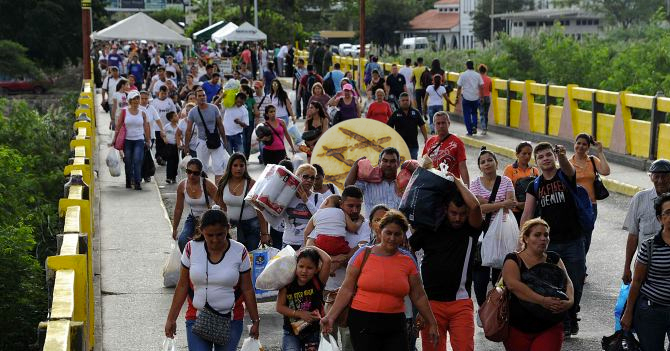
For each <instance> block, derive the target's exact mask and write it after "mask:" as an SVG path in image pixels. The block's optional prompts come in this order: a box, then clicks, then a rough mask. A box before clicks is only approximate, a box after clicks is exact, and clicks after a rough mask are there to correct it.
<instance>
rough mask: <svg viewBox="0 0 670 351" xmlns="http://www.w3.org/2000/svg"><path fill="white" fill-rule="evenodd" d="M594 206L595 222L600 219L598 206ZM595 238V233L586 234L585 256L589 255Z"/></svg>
mask: <svg viewBox="0 0 670 351" xmlns="http://www.w3.org/2000/svg"><path fill="white" fill-rule="evenodd" d="M592 206H593V218H594V220H595V219H597V218H598V205H597V204H592ZM592 237H593V231H590V232H588V233H587V232H585V233H584V252H585V254H584V255H588V254H589V249H590V248H591V238H592Z"/></svg>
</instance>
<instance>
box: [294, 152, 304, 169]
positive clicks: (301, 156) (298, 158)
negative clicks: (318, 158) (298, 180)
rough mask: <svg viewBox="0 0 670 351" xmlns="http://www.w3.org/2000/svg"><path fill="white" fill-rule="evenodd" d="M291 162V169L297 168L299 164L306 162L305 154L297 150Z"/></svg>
mask: <svg viewBox="0 0 670 351" xmlns="http://www.w3.org/2000/svg"><path fill="white" fill-rule="evenodd" d="M291 163H292V164H293V169H298V167H300V165H302V164H305V163H307V154H306V153H304V152H297V153H296V154H295V155H293V158H291Z"/></svg>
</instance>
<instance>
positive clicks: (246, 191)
mask: <svg viewBox="0 0 670 351" xmlns="http://www.w3.org/2000/svg"><path fill="white" fill-rule="evenodd" d="M244 181H245V182H246V183H247V185H246V186H245V187H244V195H243V196H242V208H240V218H238V219H237V225H238V226H239V225H240V223H241V222H242V212H243V211H244V203H245V202H246V201H244V198H245V197H247V194H248V193H249V183H251V182H250V181H248V180H246V179H245V180H244Z"/></svg>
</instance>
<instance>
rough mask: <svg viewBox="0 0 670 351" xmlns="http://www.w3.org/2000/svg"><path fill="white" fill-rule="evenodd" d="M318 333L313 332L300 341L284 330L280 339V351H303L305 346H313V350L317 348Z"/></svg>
mask: <svg viewBox="0 0 670 351" xmlns="http://www.w3.org/2000/svg"><path fill="white" fill-rule="evenodd" d="M319 337H320V335H319V331H315V332H314V333H311V334H309V335H307V336H305V337H304V338H303V340H300V339H299V338H298V337H297V336H295V335H294V334H293V332H290V331H288V330H284V337H283V338H282V348H281V349H282V351H304V350H305V346H306V345H313V346H314V347H315V348H314V350H316V349H318V348H319Z"/></svg>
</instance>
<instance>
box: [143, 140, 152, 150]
mask: <svg viewBox="0 0 670 351" xmlns="http://www.w3.org/2000/svg"><path fill="white" fill-rule="evenodd" d="M144 146H146V147H147V149H151V140H147V141H145V142H144Z"/></svg>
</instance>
